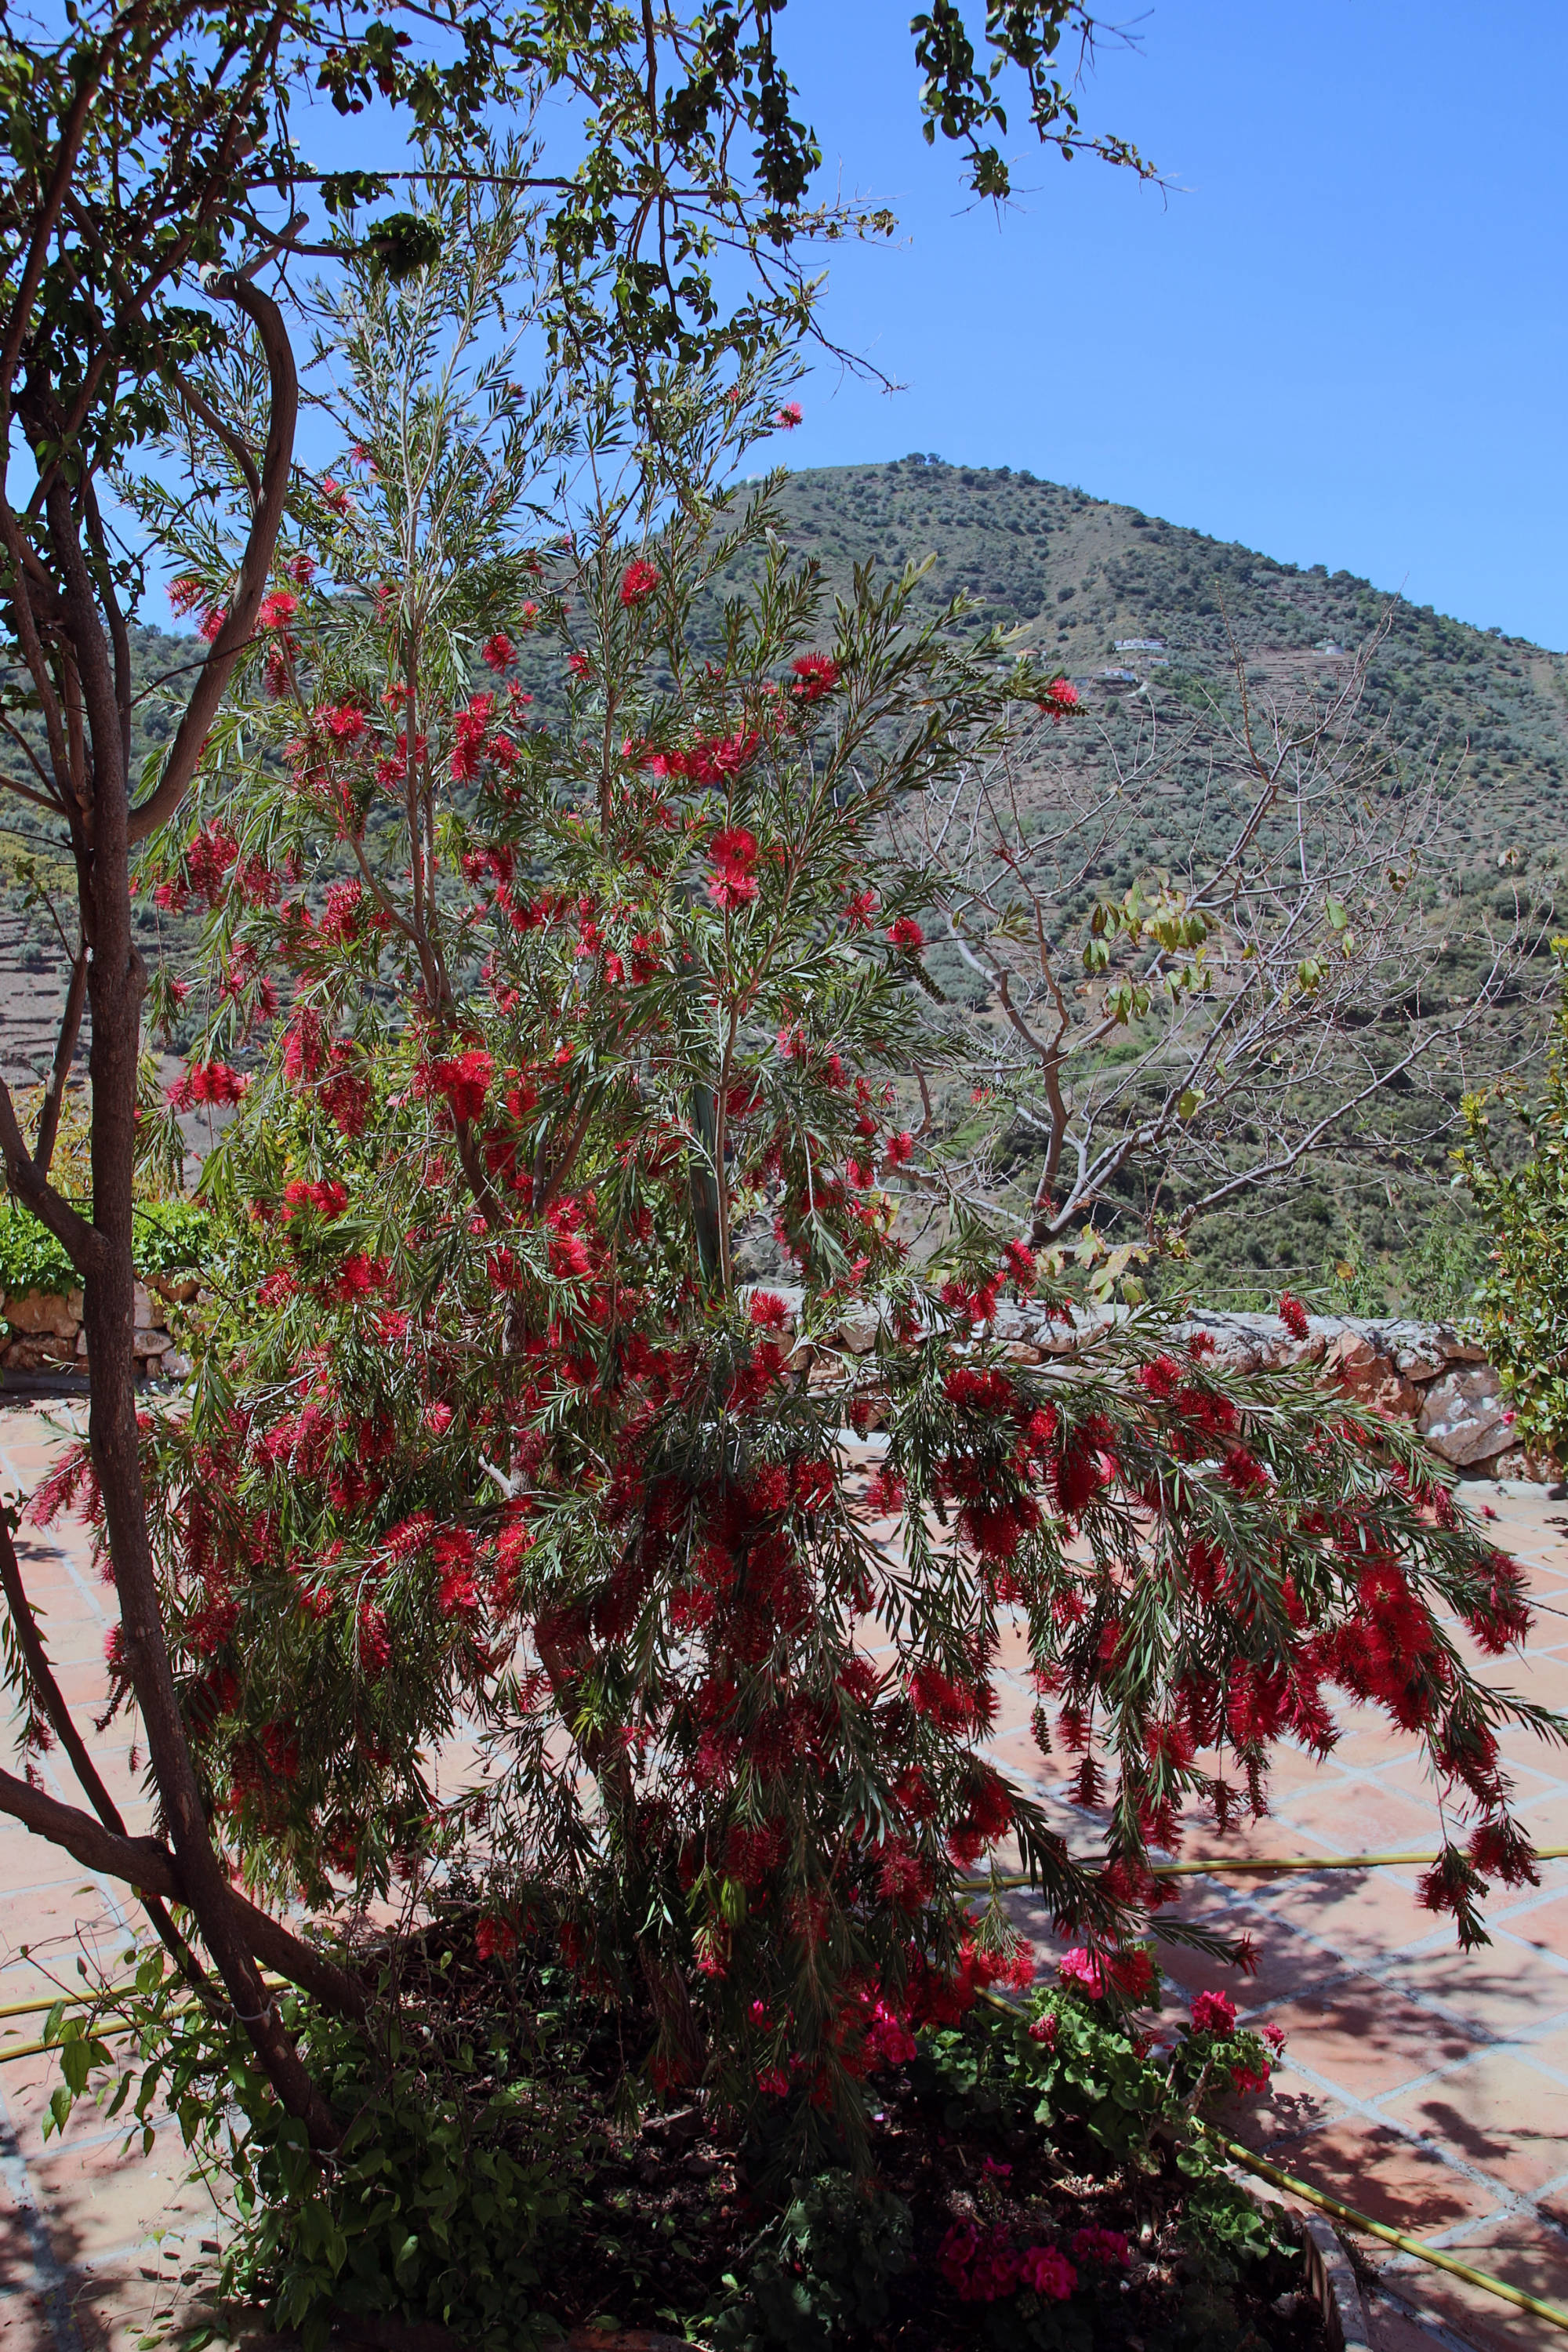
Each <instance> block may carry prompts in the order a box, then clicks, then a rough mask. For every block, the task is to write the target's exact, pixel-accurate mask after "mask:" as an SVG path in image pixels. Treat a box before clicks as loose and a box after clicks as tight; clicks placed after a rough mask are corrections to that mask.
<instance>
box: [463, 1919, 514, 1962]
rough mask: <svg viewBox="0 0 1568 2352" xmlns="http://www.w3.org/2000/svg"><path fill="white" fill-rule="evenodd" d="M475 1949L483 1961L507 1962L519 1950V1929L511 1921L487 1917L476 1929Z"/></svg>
mask: <svg viewBox="0 0 1568 2352" xmlns="http://www.w3.org/2000/svg"><path fill="white" fill-rule="evenodd" d="M474 1949H475V1951H476V1952H478V1954H479V1958H480V1959H481V1960H506V1959H510V1958H511V1955H512V1954H513V1952H515V1951H516V1949H517V1929H516V1928H515V1927H513V1926H512V1924H511V1922H510V1919H497V1918H494V1917H486V1918H483V1919H481V1920H480V1921H479V1925H478V1927H476V1928H475V1929H474Z"/></svg>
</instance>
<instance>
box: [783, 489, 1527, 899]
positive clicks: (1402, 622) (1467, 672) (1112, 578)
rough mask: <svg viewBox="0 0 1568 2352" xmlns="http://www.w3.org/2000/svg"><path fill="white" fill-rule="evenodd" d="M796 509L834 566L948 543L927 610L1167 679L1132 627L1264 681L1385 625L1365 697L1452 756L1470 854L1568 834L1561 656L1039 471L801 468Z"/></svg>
mask: <svg viewBox="0 0 1568 2352" xmlns="http://www.w3.org/2000/svg"><path fill="white" fill-rule="evenodd" d="M784 509H785V512H786V513H787V515H788V516H789V519H790V527H791V528H790V536H791V539H792V541H794V543H795V545H797V546H798V547H799V548H800V550H801V551H802V552H803V553H807V554H811V555H815V556H816V558H817V559H818V560H819V561H820V562H821V563H822V564H823V566H824V568H825V570H826V572H827V574H828V576H829V577H830V578H834V579H837V580H841V581H847V578H848V576H849V572H850V569H851V567H852V565H853V564H854V563H856V562H865V561H866V560H867V558H868V557H870V556H875V557H876V558H877V560H878V561H879V563H883V564H900V563H902V562H904V561H905V559H906V558H908V557H910V556H914V557H916V558H917V559H919V558H922V557H924V556H926V555H928V554H931V555H934V556H935V558H936V561H935V562H934V564H933V566H932V568H931V572H930V574H929V575H928V577H927V579H926V581H925V582H924V583H922V586H921V590H920V592H919V594H920V598H921V603H922V604H923V605H924V607H925V608H926V609H927V610H933V609H935V608H936V607H937V606H938V605H939V604H941V603H942V601H943V600H944V599H945V598H946V597H947V596H949V595H951V594H952V592H953V591H954V590H955V589H962V590H963V592H964V593H965V594H967V595H968V596H969V597H970V598H972V599H973V604H974V605H975V608H976V617H977V618H978V619H979V620H981V621H983V622H986V623H990V622H1002V623H1005V624H1006V625H1009V626H1013V625H1020V624H1022V625H1024V633H1023V635H1022V636H1021V637H1020V639H1019V643H1020V644H1021V645H1023V646H1028V647H1029V648H1031V649H1032V650H1035V651H1037V652H1039V653H1040V654H1042V655H1043V656H1046V657H1047V658H1055V659H1057V660H1059V661H1060V662H1061V663H1062V664H1063V666H1064V667H1066V668H1067V669H1068V671H1069V672H1071V673H1073V674H1075V675H1079V674H1082V675H1087V676H1090V677H1092V676H1093V675H1094V674H1095V673H1096V672H1099V671H1101V670H1104V669H1106V668H1126V667H1131V668H1132V669H1133V670H1134V671H1135V672H1138V673H1142V674H1143V675H1145V676H1148V675H1156V676H1157V675H1159V673H1154V672H1152V671H1151V656H1149V655H1148V654H1146V653H1137V652H1135V653H1133V654H1131V656H1128V655H1121V654H1118V652H1117V641H1118V640H1119V639H1121V640H1128V639H1138V638H1143V639H1155V640H1158V641H1160V643H1161V644H1162V645H1163V657H1164V659H1165V660H1166V661H1167V662H1168V664H1169V672H1167V673H1166V675H1170V674H1173V673H1174V674H1178V675H1179V674H1180V673H1181V672H1183V671H1188V672H1194V673H1197V674H1202V675H1210V676H1213V675H1217V674H1219V673H1220V672H1221V671H1222V670H1223V669H1224V667H1226V664H1227V661H1228V643H1229V640H1230V639H1231V638H1234V640H1235V642H1236V644H1237V646H1239V647H1240V648H1241V650H1242V651H1243V653H1244V654H1245V655H1246V656H1247V662H1248V665H1249V667H1252V668H1254V669H1256V670H1257V671H1258V673H1259V674H1260V675H1262V676H1263V677H1268V676H1269V675H1271V674H1272V675H1273V676H1274V677H1287V676H1289V677H1295V676H1300V675H1302V674H1304V673H1307V672H1310V671H1311V670H1312V669H1313V668H1314V667H1316V665H1315V663H1314V658H1313V657H1314V654H1315V652H1316V649H1318V648H1320V647H1323V646H1346V647H1355V646H1359V645H1361V644H1362V643H1363V640H1364V639H1365V638H1367V637H1368V636H1369V635H1371V634H1372V633H1373V631H1374V630H1376V629H1377V628H1378V627H1379V626H1380V625H1385V626H1386V634H1385V635H1384V639H1383V642H1382V644H1381V646H1380V647H1379V649H1378V652H1377V654H1376V656H1375V658H1374V660H1373V667H1372V674H1371V678H1370V692H1369V697H1368V708H1369V711H1370V712H1371V713H1372V714H1373V715H1374V716H1378V717H1384V718H1386V719H1389V720H1390V721H1391V722H1392V723H1393V725H1394V729H1395V730H1396V731H1397V732H1398V733H1399V734H1400V735H1402V736H1403V737H1405V738H1406V739H1407V740H1409V741H1410V742H1411V743H1412V744H1413V745H1418V746H1420V747H1421V748H1422V749H1423V750H1424V751H1430V752H1433V753H1436V754H1438V755H1440V756H1442V757H1443V758H1444V759H1445V760H1446V761H1447V762H1449V763H1450V764H1451V766H1452V770H1453V776H1454V783H1455V792H1454V795H1453V801H1452V807H1451V814H1450V820H1449V822H1450V825H1451V829H1452V834H1453V838H1454V841H1455V844H1456V851H1457V854H1458V855H1459V856H1472V857H1478V856H1485V855H1486V854H1487V853H1488V852H1491V853H1492V854H1494V855H1495V852H1496V850H1497V848H1498V846H1499V845H1502V846H1504V847H1510V846H1518V845H1520V840H1521V835H1525V834H1526V833H1527V832H1528V834H1529V835H1531V836H1533V837H1534V838H1533V839H1532V840H1531V842H1529V843H1527V844H1526V845H1527V846H1529V847H1530V849H1531V855H1534V854H1535V850H1536V848H1537V847H1538V846H1539V847H1540V848H1542V849H1545V848H1550V847H1552V846H1554V845H1555V843H1560V842H1561V841H1562V840H1563V835H1564V830H1565V822H1568V803H1564V801H1563V792H1564V789H1565V785H1568V657H1565V656H1563V655H1561V654H1553V653H1548V652H1544V651H1543V650H1542V648H1541V647H1540V646H1532V645H1531V644H1529V643H1528V642H1527V641H1526V640H1525V639H1523V638H1519V637H1507V636H1504V635H1502V634H1501V632H1500V631H1491V630H1485V629H1476V628H1471V627H1469V626H1468V625H1466V624H1465V623H1464V622H1461V621H1452V620H1448V619H1447V618H1446V617H1445V616H1444V615H1443V614H1438V613H1435V612H1433V611H1432V610H1431V609H1430V607H1425V606H1417V605H1412V604H1405V603H1404V602H1403V601H1402V600H1400V599H1398V598H1397V597H1393V596H1390V595H1388V594H1386V593H1383V592H1380V591H1379V590H1377V589H1375V588H1373V586H1372V585H1371V583H1369V582H1367V581H1365V580H1358V579H1356V578H1355V577H1353V576H1352V573H1350V572H1332V573H1331V572H1328V571H1326V570H1325V569H1324V567H1323V566H1322V565H1321V564H1320V565H1316V566H1314V567H1313V568H1311V569H1310V570H1308V571H1300V570H1298V569H1297V567H1296V566H1295V565H1293V564H1289V563H1277V562H1274V560H1273V559H1272V558H1271V557H1269V556H1267V555H1259V554H1258V553H1256V552H1255V551H1253V550H1252V549H1250V548H1245V547H1238V546H1235V545H1227V544H1226V543H1225V542H1223V541H1218V540H1213V539H1206V538H1205V536H1204V534H1203V533H1202V532H1201V531H1195V530H1184V529H1182V528H1180V527H1179V526H1178V525H1176V524H1173V523H1167V522H1162V521H1161V520H1158V518H1156V517H1153V516H1150V515H1145V514H1142V513H1141V512H1140V511H1139V510H1138V509H1136V508H1135V507H1124V506H1115V505H1112V504H1110V503H1109V502H1108V501H1106V500H1103V499H1091V498H1089V497H1087V496H1086V495H1085V493H1084V492H1082V491H1081V490H1074V489H1068V488H1063V487H1062V486H1061V485H1060V484H1058V483H1055V482H1043V481H1038V480H1037V479H1036V478H1035V477H1034V476H1033V475H1031V474H1026V473H1019V474H1014V473H1009V472H1007V471H1005V470H997V471H994V472H984V471H978V470H975V469H973V468H971V467H960V466H949V465H945V464H943V463H942V461H941V460H940V459H937V458H927V457H905V458H903V459H900V460H894V461H892V462H891V463H889V464H888V465H885V466H847V467H833V468H830V469H824V470H820V471H816V472H806V473H800V474H796V475H794V476H792V477H791V478H790V480H789V482H788V484H787V485H786V488H785V490H784ZM1154 658H1159V657H1158V656H1155V657H1154ZM1331 658H1332V657H1331ZM1551 835H1555V842H1553V841H1552V839H1550V838H1549V837H1548V836H1551Z"/></svg>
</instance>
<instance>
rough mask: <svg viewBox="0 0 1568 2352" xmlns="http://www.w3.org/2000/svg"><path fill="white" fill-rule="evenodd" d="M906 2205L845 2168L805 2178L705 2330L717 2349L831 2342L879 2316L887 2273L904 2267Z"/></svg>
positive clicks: (820, 2348)
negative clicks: (728, 2302) (729, 2301)
mask: <svg viewBox="0 0 1568 2352" xmlns="http://www.w3.org/2000/svg"><path fill="white" fill-rule="evenodd" d="M912 2226H913V2225H912V2221H911V2218H910V2209H909V2207H908V2206H907V2205H906V2204H905V2202H904V2200H903V2199H902V2198H901V2197H899V2196H896V2195H895V2194H893V2193H892V2192H891V2191H890V2190H888V2189H866V2188H863V2187H861V2186H860V2185H859V2184H858V2182H856V2181H855V2180H854V2179H852V2178H851V2176H850V2175H849V2174H848V2173H847V2172H830V2173H823V2174H820V2175H819V2176H818V2177H817V2179H815V2180H813V2181H811V2182H810V2183H809V2184H807V2185H806V2186H805V2187H803V2188H802V2189H801V2190H800V2191H799V2193H798V2194H797V2195H796V2196H795V2198H794V2199H792V2200H791V2202H790V2203H789V2205H788V2206H787V2207H786V2208H785V2210H784V2212H783V2213H781V2214H780V2215H779V2216H778V2218H777V2219H776V2220H775V2221H772V2222H770V2224H769V2225H768V2227H767V2228H766V2229H765V2230H764V2231H763V2233H762V2236H761V2238H760V2239H759V2240H758V2241H757V2242H755V2245H754V2249H753V2252H752V2261H751V2263H750V2265H749V2267H748V2269H747V2272H746V2276H745V2280H744V2282H743V2283H742V2281H741V2280H740V2279H732V2280H731V2282H730V2284H731V2286H732V2287H733V2289H734V2291H735V2294H736V2295H737V2297H738V2298H739V2299H738V2301H737V2302H736V2303H735V2305H732V2306H731V2309H729V2310H728V2311H726V2312H724V2313H723V2314H721V2316H720V2317H719V2318H717V2319H715V2320H713V2321H711V2322H710V2324H709V2326H708V2327H707V2329H706V2331H705V2332H706V2333H707V2335H708V2336H709V2340H710V2342H711V2343H712V2344H713V2345H714V2346H715V2347H717V2352H756V2348H757V2347H763V2346H766V2347H769V2352H773V2347H777V2352H830V2347H832V2346H833V2345H835V2344H842V2343H847V2342H850V2341H853V2340H854V2339H853V2335H852V2333H851V2331H853V2330H856V2329H859V2328H868V2329H872V2328H878V2327H880V2326H882V2325H883V2324H884V2323H885V2322H886V2320H887V2318H888V2315H889V2307H890V2306H889V2296H888V2281H889V2279H890V2278H896V2277H897V2276H898V2275H899V2273H900V2272H902V2271H904V2270H906V2269H907V2268H908V2267H909V2260H910V2238H911V2235H912Z"/></svg>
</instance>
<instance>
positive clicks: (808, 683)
mask: <svg viewBox="0 0 1568 2352" xmlns="http://www.w3.org/2000/svg"><path fill="white" fill-rule="evenodd" d="M790 668H791V669H792V670H793V671H794V673H795V694H796V695H797V696H798V697H799V698H800V700H801V701H802V702H820V701H821V700H822V698H823V697H824V696H825V695H828V694H831V693H832V691H833V689H834V688H835V687H836V686H837V683H838V677H839V671H838V664H837V662H836V661H835V660H834V659H833V657H832V656H831V655H830V654H802V655H801V656H800V659H799V660H798V661H793V662H791V664H790Z"/></svg>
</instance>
